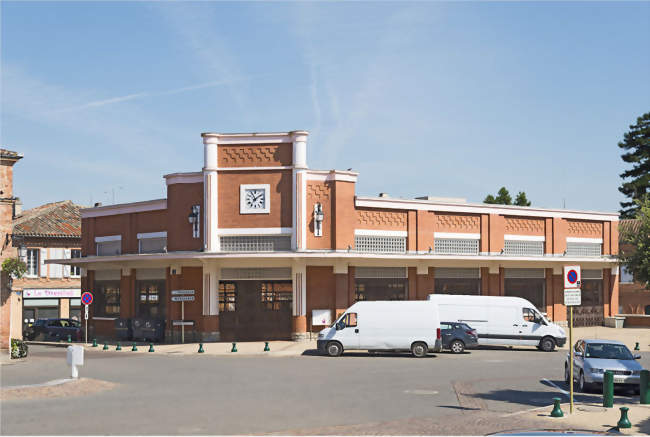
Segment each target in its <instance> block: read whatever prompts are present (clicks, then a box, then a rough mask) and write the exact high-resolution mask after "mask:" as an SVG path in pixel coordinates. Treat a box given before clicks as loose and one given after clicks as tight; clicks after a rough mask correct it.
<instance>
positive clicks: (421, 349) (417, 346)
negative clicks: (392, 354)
mask: <svg viewBox="0 0 650 437" xmlns="http://www.w3.org/2000/svg"><path fill="white" fill-rule="evenodd" d="M427 352H428V348H427V344H426V343H424V342H422V341H417V342H415V343H413V344H412V345H411V353H412V354H413V356H414V357H416V358H423V357H426V356H427Z"/></svg>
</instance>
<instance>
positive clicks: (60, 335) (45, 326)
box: [25, 319, 82, 341]
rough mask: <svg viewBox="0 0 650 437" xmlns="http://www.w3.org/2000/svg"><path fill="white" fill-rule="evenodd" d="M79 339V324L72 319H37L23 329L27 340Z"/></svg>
mask: <svg viewBox="0 0 650 437" xmlns="http://www.w3.org/2000/svg"><path fill="white" fill-rule="evenodd" d="M68 335H69V336H70V338H71V339H72V341H81V337H82V336H81V324H80V323H79V322H78V321H76V320H74V319H38V320H36V321H35V322H34V323H33V324H32V326H30V327H28V328H27V329H26V330H25V338H26V339H27V340H40V341H60V340H64V341H65V340H67V339H68Z"/></svg>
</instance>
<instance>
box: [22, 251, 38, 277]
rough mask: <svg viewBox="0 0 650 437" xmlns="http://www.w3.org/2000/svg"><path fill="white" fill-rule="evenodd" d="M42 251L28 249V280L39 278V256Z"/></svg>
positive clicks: (26, 274)
mask: <svg viewBox="0 0 650 437" xmlns="http://www.w3.org/2000/svg"><path fill="white" fill-rule="evenodd" d="M39 254H40V249H27V260H26V264H27V271H26V272H25V276H27V277H28V278H35V277H36V276H38V256H39Z"/></svg>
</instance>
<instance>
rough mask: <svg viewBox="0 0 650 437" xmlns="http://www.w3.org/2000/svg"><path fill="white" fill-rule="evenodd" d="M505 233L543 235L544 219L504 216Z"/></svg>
mask: <svg viewBox="0 0 650 437" xmlns="http://www.w3.org/2000/svg"><path fill="white" fill-rule="evenodd" d="M505 219H506V227H505V233H506V234H514V235H544V219H535V218H526V217H506V218H505Z"/></svg>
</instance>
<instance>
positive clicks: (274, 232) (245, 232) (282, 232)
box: [217, 228, 292, 235]
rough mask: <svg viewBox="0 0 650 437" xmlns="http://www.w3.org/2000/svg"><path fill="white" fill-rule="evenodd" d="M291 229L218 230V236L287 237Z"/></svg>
mask: <svg viewBox="0 0 650 437" xmlns="http://www.w3.org/2000/svg"><path fill="white" fill-rule="evenodd" d="M291 230H292V229H291V228H219V229H218V230H217V234H219V235H289V234H291Z"/></svg>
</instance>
